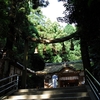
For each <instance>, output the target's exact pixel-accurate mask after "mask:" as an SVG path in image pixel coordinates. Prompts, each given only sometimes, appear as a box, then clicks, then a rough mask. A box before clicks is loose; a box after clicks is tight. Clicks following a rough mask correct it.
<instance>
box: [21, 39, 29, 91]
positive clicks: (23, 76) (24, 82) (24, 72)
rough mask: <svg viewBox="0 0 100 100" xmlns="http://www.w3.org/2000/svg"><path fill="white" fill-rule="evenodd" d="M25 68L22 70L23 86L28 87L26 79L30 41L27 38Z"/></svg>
mask: <svg viewBox="0 0 100 100" xmlns="http://www.w3.org/2000/svg"><path fill="white" fill-rule="evenodd" d="M23 65H24V69H23V72H22V80H21V88H23V89H24V88H26V79H27V65H28V41H27V40H25V49H24V61H23Z"/></svg>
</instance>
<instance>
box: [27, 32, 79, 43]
mask: <svg viewBox="0 0 100 100" xmlns="http://www.w3.org/2000/svg"><path fill="white" fill-rule="evenodd" d="M78 33H79V32H75V33H73V34H71V35H69V36H66V37H62V38H56V39H51V40H50V39H37V38H32V37H30V36H29V37H27V39H28V40H29V41H32V42H36V43H44V44H50V43H59V42H64V41H67V40H70V39H71V38H73V37H76V36H77V35H78Z"/></svg>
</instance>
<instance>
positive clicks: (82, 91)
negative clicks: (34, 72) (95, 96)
mask: <svg viewBox="0 0 100 100" xmlns="http://www.w3.org/2000/svg"><path fill="white" fill-rule="evenodd" d="M20 99H24V100H92V99H91V98H90V96H89V93H88V92H87V88H86V86H85V85H84V86H76V87H66V88H50V89H20V90H18V91H17V92H15V93H14V94H12V95H10V96H8V97H7V98H6V99H4V100H20Z"/></svg>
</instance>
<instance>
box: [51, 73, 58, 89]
mask: <svg viewBox="0 0 100 100" xmlns="http://www.w3.org/2000/svg"><path fill="white" fill-rule="evenodd" d="M57 80H58V77H57V75H53V76H52V85H53V88H57Z"/></svg>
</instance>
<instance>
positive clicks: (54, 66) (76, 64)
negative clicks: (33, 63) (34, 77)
mask: <svg viewBox="0 0 100 100" xmlns="http://www.w3.org/2000/svg"><path fill="white" fill-rule="evenodd" d="M64 68H70V69H72V70H75V71H78V70H83V64H82V61H71V62H62V63H46V64H45V68H44V70H42V71H37V72H36V73H37V74H51V73H56V72H60V71H61V70H62V69H64Z"/></svg>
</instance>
